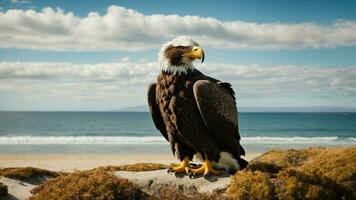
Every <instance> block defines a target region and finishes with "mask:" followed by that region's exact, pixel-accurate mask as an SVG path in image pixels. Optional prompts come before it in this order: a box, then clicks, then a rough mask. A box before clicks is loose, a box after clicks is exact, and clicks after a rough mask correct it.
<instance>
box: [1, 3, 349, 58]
mask: <svg viewBox="0 0 356 200" xmlns="http://www.w3.org/2000/svg"><path fill="white" fill-rule="evenodd" d="M0 30H1V32H0V47H3V48H25V49H44V50H60V51H62V50H64V51H72V50H81V51H93V50H95V51H102V50H124V51H136V50H143V49H150V48H157V47H159V46H160V45H161V44H162V43H163V42H164V41H166V40H169V39H171V38H174V37H176V36H179V35H188V36H191V37H192V38H193V39H195V40H197V41H198V42H200V43H201V44H202V45H203V46H209V47H213V48H223V49H225V48H226V49H260V50H271V49H302V48H333V47H337V46H349V45H355V44H356V34H355V32H356V21H340V20H339V21H335V22H334V23H332V24H329V25H320V24H314V23H299V24H287V23H278V22H276V23H262V24H261V23H253V22H244V21H221V20H218V19H215V18H211V17H209V18H203V17H198V16H179V15H160V14H155V15H145V14H142V13H140V12H138V11H135V10H131V9H126V8H123V7H118V6H110V7H108V9H107V12H106V13H105V14H104V15H100V14H98V13H96V12H91V13H89V14H88V15H87V16H85V17H79V16H75V15H74V14H73V13H71V12H64V11H63V10H61V9H57V10H53V9H52V8H44V9H43V10H42V11H40V12H37V11H34V10H17V9H13V10H7V11H6V12H0Z"/></svg>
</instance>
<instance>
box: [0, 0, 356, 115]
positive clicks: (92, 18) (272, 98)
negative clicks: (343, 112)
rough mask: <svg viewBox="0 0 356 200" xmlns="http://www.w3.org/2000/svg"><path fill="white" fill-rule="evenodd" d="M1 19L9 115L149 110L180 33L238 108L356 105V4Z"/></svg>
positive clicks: (136, 7)
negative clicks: (163, 60) (164, 54)
mask: <svg viewBox="0 0 356 200" xmlns="http://www.w3.org/2000/svg"><path fill="white" fill-rule="evenodd" d="M31 10H32V11H31ZM0 12H1V15H0V30H2V32H3V34H0V39H1V40H0V41H1V42H0V97H1V99H2V103H1V104H0V110H116V109H119V108H123V107H130V106H138V105H144V104H145V103H146V102H145V94H146V91H145V90H146V86H147V85H148V83H149V82H150V81H153V80H154V79H155V78H154V77H155V76H156V75H157V74H158V73H159V67H158V65H157V63H156V60H157V53H158V50H159V48H160V46H161V45H162V44H163V43H164V42H166V41H167V40H170V39H173V38H174V37H176V36H179V35H188V36H190V37H192V38H193V39H194V40H197V41H198V42H199V43H200V44H201V46H202V47H203V48H204V49H205V51H206V55H207V59H206V64H204V65H200V64H198V63H197V64H196V65H197V66H196V67H197V68H198V69H200V70H201V71H203V72H204V73H206V74H208V75H211V76H215V77H217V78H219V79H222V80H226V81H229V82H231V83H232V84H233V86H234V89H235V90H237V91H238V99H239V101H238V104H239V106H242V107H247V106H248V107H250V106H252V107H255V106H258V107H260V106H261V107H279V106H288V107H298V106H347V107H355V106H356V81H355V79H356V59H355V58H354V57H355V55H356V36H355V35H356V2H355V1H346V0H345V1H317V0H310V1H224V3H222V2H220V3H216V2H214V1H156V2H154V3H153V2H152V1H100V2H99V1H85V3H81V2H80V1H21V0H17V1H16V0H12V1H10V0H8V1H4V0H3V1H0ZM93 12H95V13H94V14H92V15H89V13H93ZM71 13H72V14H71ZM193 16H197V17H193ZM171 22H172V24H171ZM129 66H131V67H129ZM88 70H89V72H86V71H88ZM84 72H85V73H84Z"/></svg>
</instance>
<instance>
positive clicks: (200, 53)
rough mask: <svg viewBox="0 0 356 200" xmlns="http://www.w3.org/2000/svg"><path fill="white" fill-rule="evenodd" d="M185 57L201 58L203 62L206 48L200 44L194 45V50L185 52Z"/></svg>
mask: <svg viewBox="0 0 356 200" xmlns="http://www.w3.org/2000/svg"><path fill="white" fill-rule="evenodd" d="M183 55H184V56H185V57H188V58H190V59H193V60H194V59H201V62H202V63H203V62H204V58H205V55H204V50H203V49H202V48H200V47H198V46H193V48H192V50H191V51H189V52H186V53H184V54H183Z"/></svg>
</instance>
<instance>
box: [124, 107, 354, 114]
mask: <svg viewBox="0 0 356 200" xmlns="http://www.w3.org/2000/svg"><path fill="white" fill-rule="evenodd" d="M118 111H120V112H148V106H146V105H142V106H133V107H127V108H122V109H119V110H118ZM239 112H356V107H339V106H315V107H239Z"/></svg>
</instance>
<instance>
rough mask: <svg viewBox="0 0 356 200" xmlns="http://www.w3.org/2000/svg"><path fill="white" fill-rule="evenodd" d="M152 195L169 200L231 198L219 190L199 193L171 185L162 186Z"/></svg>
mask: <svg viewBox="0 0 356 200" xmlns="http://www.w3.org/2000/svg"><path fill="white" fill-rule="evenodd" d="M154 197H155V198H156V199H162V200H164V199H170V200H196V199H204V200H214V199H219V200H228V199H231V198H229V197H227V196H225V195H224V194H223V193H221V192H214V193H199V192H197V191H195V192H186V191H182V190H179V189H176V188H173V187H162V188H160V189H159V190H158V191H157V192H155V193H154Z"/></svg>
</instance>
